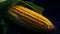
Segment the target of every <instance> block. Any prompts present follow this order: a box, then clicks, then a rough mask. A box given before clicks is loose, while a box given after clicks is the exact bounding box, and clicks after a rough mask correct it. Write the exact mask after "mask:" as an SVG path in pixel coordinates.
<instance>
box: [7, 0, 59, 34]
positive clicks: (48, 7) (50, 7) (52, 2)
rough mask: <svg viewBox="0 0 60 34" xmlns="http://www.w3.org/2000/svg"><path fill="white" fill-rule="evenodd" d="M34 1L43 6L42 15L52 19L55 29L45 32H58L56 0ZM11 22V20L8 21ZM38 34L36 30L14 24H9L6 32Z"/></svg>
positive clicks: (52, 33)
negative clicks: (9, 26)
mask: <svg viewBox="0 0 60 34" xmlns="http://www.w3.org/2000/svg"><path fill="white" fill-rule="evenodd" d="M34 3H35V4H36V5H38V6H41V7H43V8H44V9H45V10H44V12H43V15H44V16H46V17H47V18H48V19H50V20H51V21H52V23H53V24H54V25H55V26H56V30H54V31H52V32H49V33H45V34H60V12H59V8H58V6H57V4H58V3H57V2H56V0H35V1H34ZM9 22H11V21H9ZM17 33H19V34H34V33H35V34H38V32H36V31H33V30H30V29H27V28H24V27H20V26H18V25H16V24H14V26H13V24H11V28H10V29H9V31H8V34H17ZM39 34H42V33H39Z"/></svg>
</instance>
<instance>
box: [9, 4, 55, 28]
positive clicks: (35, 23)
mask: <svg viewBox="0 0 60 34" xmlns="http://www.w3.org/2000/svg"><path fill="white" fill-rule="evenodd" d="M10 13H12V14H15V15H13V16H14V17H16V18H17V19H19V20H22V21H24V22H25V23H26V24H28V25H29V26H30V27H32V28H37V29H53V28H54V26H53V24H52V23H51V22H50V21H49V20H48V19H47V18H46V17H44V16H43V15H41V14H38V13H37V12H35V11H33V10H30V9H28V8H26V7H24V6H21V5H16V6H13V7H11V8H10Z"/></svg>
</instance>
